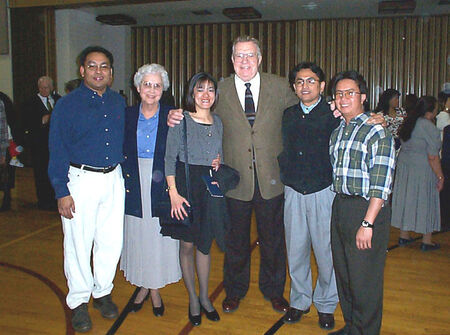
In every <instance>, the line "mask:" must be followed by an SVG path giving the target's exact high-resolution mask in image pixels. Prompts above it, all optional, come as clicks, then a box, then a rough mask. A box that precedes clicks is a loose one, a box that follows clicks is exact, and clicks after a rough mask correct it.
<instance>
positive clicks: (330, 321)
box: [317, 312, 334, 330]
mask: <svg viewBox="0 0 450 335" xmlns="http://www.w3.org/2000/svg"><path fill="white" fill-rule="evenodd" d="M317 314H318V315H319V326H320V328H322V329H326V330H331V329H333V328H334V315H333V314H332V313H320V312H317Z"/></svg>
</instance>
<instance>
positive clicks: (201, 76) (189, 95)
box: [184, 72, 219, 113]
mask: <svg viewBox="0 0 450 335" xmlns="http://www.w3.org/2000/svg"><path fill="white" fill-rule="evenodd" d="M205 81H209V82H211V83H213V85H214V89H215V91H216V95H215V100H214V103H213V105H212V106H211V110H214V107H216V105H217V100H218V98H219V92H218V90H217V81H216V80H215V79H214V77H213V76H212V75H210V74H209V73H207V72H198V73H196V74H194V75H193V76H192V77H191V79H189V85H188V88H187V92H186V95H185V98H184V100H185V106H184V108H185V109H186V110H187V111H189V112H192V113H195V112H196V110H195V100H194V88H195V87H196V86H197V84H198V83H202V82H205Z"/></svg>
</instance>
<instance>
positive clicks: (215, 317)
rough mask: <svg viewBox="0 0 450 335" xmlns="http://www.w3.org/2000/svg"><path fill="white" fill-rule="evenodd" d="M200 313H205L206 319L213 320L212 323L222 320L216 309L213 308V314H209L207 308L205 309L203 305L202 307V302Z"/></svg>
mask: <svg viewBox="0 0 450 335" xmlns="http://www.w3.org/2000/svg"><path fill="white" fill-rule="evenodd" d="M200 311H202V312H203V313H205V315H206V318H207V319H208V320H211V321H219V320H220V316H219V313H217V311H216V309H215V308H213V310H212V311H211V312H208V311H207V310H206V308H205V307H203V305H202V303H201V302H200Z"/></svg>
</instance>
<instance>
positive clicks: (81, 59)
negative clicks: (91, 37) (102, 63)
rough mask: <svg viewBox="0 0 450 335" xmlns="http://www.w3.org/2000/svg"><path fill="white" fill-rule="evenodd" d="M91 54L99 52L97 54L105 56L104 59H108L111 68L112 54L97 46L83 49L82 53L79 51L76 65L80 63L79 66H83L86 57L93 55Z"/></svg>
mask: <svg viewBox="0 0 450 335" xmlns="http://www.w3.org/2000/svg"><path fill="white" fill-rule="evenodd" d="M93 52H99V53H102V54H104V55H105V56H106V58H108V60H109V65H111V67H113V63H114V57H113V55H112V53H111V52H109V51H108V50H106V49H105V48H103V47H101V46H98V45H93V46H89V47H87V48H85V49H84V50H83V51H81V53H80V55H79V56H78V63H80V66H84V62H85V61H86V57H87V55H89V54H90V53H93Z"/></svg>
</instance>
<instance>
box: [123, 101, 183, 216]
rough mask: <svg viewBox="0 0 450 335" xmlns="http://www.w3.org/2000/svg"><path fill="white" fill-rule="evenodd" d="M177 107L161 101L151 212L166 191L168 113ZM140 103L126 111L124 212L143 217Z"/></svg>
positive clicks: (154, 158)
mask: <svg viewBox="0 0 450 335" xmlns="http://www.w3.org/2000/svg"><path fill="white" fill-rule="evenodd" d="M171 109H175V107H171V106H167V105H163V104H160V108H159V121H158V133H157V135H156V145H155V155H154V157H153V173H152V194H151V199H152V213H154V212H155V205H156V204H157V203H158V202H159V200H160V198H161V195H162V194H163V191H164V184H165V175H164V155H165V153H166V138H167V132H168V126H167V114H168V113H169V110H171ZM138 119H139V105H137V106H132V107H127V108H126V110H125V139H124V143H123V154H124V158H125V159H124V162H123V163H122V172H123V177H124V179H125V190H126V191H125V192H126V193H125V214H127V215H132V216H137V217H140V218H142V197H141V184H140V181H139V165H138V153H137V136H136V132H137V124H138Z"/></svg>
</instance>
